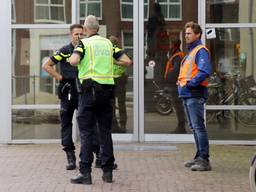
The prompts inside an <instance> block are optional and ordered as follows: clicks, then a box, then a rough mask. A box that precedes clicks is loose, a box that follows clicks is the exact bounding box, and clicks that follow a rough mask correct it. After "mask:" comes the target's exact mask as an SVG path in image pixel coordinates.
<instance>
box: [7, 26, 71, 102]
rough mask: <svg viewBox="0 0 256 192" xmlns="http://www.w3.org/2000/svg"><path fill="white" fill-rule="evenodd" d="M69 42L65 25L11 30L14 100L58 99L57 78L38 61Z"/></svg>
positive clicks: (42, 60) (49, 100) (47, 100)
mask: <svg viewBox="0 0 256 192" xmlns="http://www.w3.org/2000/svg"><path fill="white" fill-rule="evenodd" d="M68 42H69V30H68V29H17V30H13V39H12V44H13V50H12V55H13V58H14V60H13V64H12V65H13V67H12V68H13V71H12V102H13V104H20V105H22V104H57V103H58V98H57V96H56V83H57V82H56V81H55V80H53V79H52V78H51V77H50V76H49V75H48V74H47V73H46V72H44V71H43V70H42V68H41V65H42V63H43V62H44V61H45V59H46V58H47V57H49V56H50V55H52V54H53V52H54V51H56V50H58V49H59V48H60V47H62V46H63V45H65V44H67V43H68Z"/></svg>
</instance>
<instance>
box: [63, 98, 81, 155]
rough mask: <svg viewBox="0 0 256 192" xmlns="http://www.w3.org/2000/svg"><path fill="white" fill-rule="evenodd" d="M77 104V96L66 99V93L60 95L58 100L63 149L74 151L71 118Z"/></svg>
mask: <svg viewBox="0 0 256 192" xmlns="http://www.w3.org/2000/svg"><path fill="white" fill-rule="evenodd" d="M77 106H78V96H77V95H76V97H74V95H73V96H72V97H71V99H70V100H68V95H62V97H61V100H60V124H61V144H62V146H63V150H64V151H66V152H67V151H74V150H75V145H74V142H73V139H72V126H73V124H72V119H73V114H74V111H75V110H76V109H77Z"/></svg>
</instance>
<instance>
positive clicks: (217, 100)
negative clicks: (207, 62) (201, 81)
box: [207, 28, 256, 105]
mask: <svg viewBox="0 0 256 192" xmlns="http://www.w3.org/2000/svg"><path fill="white" fill-rule="evenodd" d="M215 30H216V38H214V39H209V40H207V45H208V48H209V49H210V52H211V56H212V63H213V69H214V71H215V75H214V76H212V77H211V79H210V85H209V93H210V96H209V98H210V99H209V101H208V104H211V105H227V104H228V105H229V104H230V105H232V104H235V105H238V104H239V105H246V104H245V102H241V101H240V100H239V98H241V97H244V96H245V95H246V96H248V95H250V94H253V91H252V90H253V89H252V87H254V86H255V85H254V83H248V82H249V81H250V82H254V81H255V63H256V58H255V56H254V55H255V54H254V53H255V47H256V41H255V35H256V30H255V29H254V28H225V29H219V28H216V29H215ZM250 79H251V80H250ZM216 94H217V95H216ZM211 98H212V99H214V101H213V100H211ZM248 105H253V104H250V103H248Z"/></svg>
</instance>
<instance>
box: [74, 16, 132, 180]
mask: <svg viewBox="0 0 256 192" xmlns="http://www.w3.org/2000/svg"><path fill="white" fill-rule="evenodd" d="M84 30H85V33H86V35H87V38H85V39H82V40H81V41H80V43H79V44H78V46H77V47H76V48H75V49H74V53H73V54H72V56H71V57H70V64H71V65H77V64H78V70H79V74H78V77H79V80H80V82H81V83H82V87H83V91H84V92H83V93H82V94H81V96H80V99H79V106H78V116H77V121H78V125H79V130H80V138H81V152H80V163H79V165H80V168H79V171H80V174H79V175H77V176H75V177H73V178H71V183H75V184H77V183H83V184H92V179H91V165H92V162H93V154H92V140H93V139H92V133H93V117H96V120H97V123H98V127H99V132H100V145H101V167H102V170H103V175H102V179H103V181H104V182H112V170H113V165H114V160H115V158H114V154H113V143H112V138H111V126H112V106H111V99H112V97H113V88H114V80H113V58H114V59H116V60H118V64H122V65H130V64H131V60H130V59H129V58H127V57H124V56H123V55H125V54H123V53H122V51H118V52H115V51H114V50H113V45H112V43H111V42H110V40H108V39H106V38H103V37H101V36H99V34H98V33H97V32H98V30H99V23H98V21H97V19H96V17H95V16H93V15H89V16H87V17H86V19H85V22H84Z"/></svg>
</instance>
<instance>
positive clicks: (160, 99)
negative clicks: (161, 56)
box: [153, 81, 173, 115]
mask: <svg viewBox="0 0 256 192" xmlns="http://www.w3.org/2000/svg"><path fill="white" fill-rule="evenodd" d="M153 85H154V86H155V88H156V89H155V91H154V93H153V101H154V107H155V109H156V111H157V112H158V113H159V114H160V115H169V114H170V113H172V112H173V105H172V99H171V94H170V93H168V91H167V90H165V89H160V87H159V85H157V83H156V82H155V81H153Z"/></svg>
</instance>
